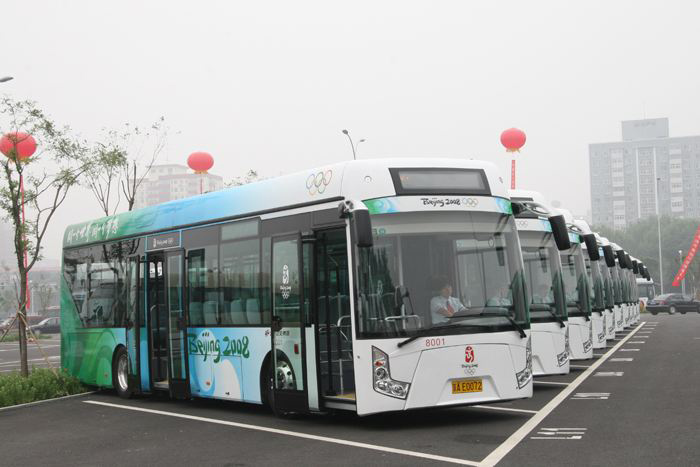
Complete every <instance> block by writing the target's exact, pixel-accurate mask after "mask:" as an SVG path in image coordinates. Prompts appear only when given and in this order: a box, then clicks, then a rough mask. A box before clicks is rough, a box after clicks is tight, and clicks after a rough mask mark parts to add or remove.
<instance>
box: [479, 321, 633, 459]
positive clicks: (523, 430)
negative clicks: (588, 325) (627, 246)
mask: <svg viewBox="0 0 700 467" xmlns="http://www.w3.org/2000/svg"><path fill="white" fill-rule="evenodd" d="M642 326H644V323H640V324H639V325H638V326H637V327H636V328H635V329H634V330H633V331H632V332H630V333H629V335H628V336H627V338H628V339H629V338H631V337H632V336H633V335H634V334H635V333H636V332H637V331H638V330H639V329H641V328H642ZM624 343H625V340H623V341H621V342H619V343H618V344H616V345H615V347H613V348H612V349H610V350H609V351H608V352H607V353H606V354H605V355H604V356H603V357H601V358H600V359H599V360H598V361H596V362H595V363H594V364H593V365H591V367H590V368H588V369H587V370H585V371H584V372H583V373H581V374H580V375H579V376H578V377H577V378H576V379H575V380H574V381H573V382H572V383H571V384H569V387H567V388H564V389H563V390H562V391H561V392H560V393H559V394H557V395H556V397H554V399H552V400H551V401H549V402H548V403H547V405H545V406H544V407H543V408H542V409H541V410H540V411H539V412H537V413H536V414H535V415H533V416H532V418H531V419H530V420H528V421H527V422H525V424H524V425H523V426H521V427H520V428H519V429H518V431H516V432H515V433H513V434H512V435H510V437H509V438H508V439H507V440H505V441H504V442H503V443H501V445H500V446H498V447H497V448H496V449H494V450H493V451H491V454H489V455H488V456H486V457H485V458H484V459H483V460H482V461H481V465H483V466H488V467H491V466H493V465H496V464H497V463H498V462H499V461H500V460H501V459H503V458H504V457H505V456H506V455H507V454H508V453H509V452H510V451H511V450H512V449H513V448H514V447H515V446H517V445H518V443H520V442H521V441H522V440H523V439H524V438H525V437H526V436H527V435H528V434H529V433H530V432H531V431H532V430H534V429H535V428H536V427H537V426H538V425H539V424H540V423H542V421H543V420H544V419H545V418H546V417H547V415H549V414H550V413H552V411H553V410H554V409H556V408H557V407H558V406H559V404H561V403H562V402H564V401H565V400H566V399H567V398H568V397H569V396H570V395H571V393H573V392H574V391H575V390H576V388H577V387H579V386H580V385H581V383H583V382H584V381H585V380H586V379H587V378H588V377H589V376H590V375H592V374H593V372H594V371H595V370H596V369H597V368H598V367H599V366H600V365H602V364H603V363H604V362H605V361H606V360H607V359H608V358H609V357H610V356H611V355H612V354H613V353H615V351H616V350H617V349H619V348H620V347H622V345H623V344H624Z"/></svg>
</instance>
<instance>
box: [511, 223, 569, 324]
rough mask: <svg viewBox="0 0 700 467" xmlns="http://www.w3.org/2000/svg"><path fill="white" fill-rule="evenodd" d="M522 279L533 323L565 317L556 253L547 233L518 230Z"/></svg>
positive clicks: (559, 267) (549, 233) (555, 248)
mask: <svg viewBox="0 0 700 467" xmlns="http://www.w3.org/2000/svg"><path fill="white" fill-rule="evenodd" d="M520 243H521V245H522V250H523V262H524V263H525V279H526V281H527V284H528V287H529V288H530V293H531V299H530V317H531V319H532V320H533V321H554V320H556V319H562V318H566V316H567V310H566V304H565V302H564V291H563V286H562V279H561V261H560V260H559V251H558V250H557V246H556V244H555V243H554V237H553V235H552V233H551V232H536V231H521V232H520Z"/></svg>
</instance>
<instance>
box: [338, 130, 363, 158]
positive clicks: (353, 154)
mask: <svg viewBox="0 0 700 467" xmlns="http://www.w3.org/2000/svg"><path fill="white" fill-rule="evenodd" d="M343 134H344V135H345V136H347V137H348V140H349V141H350V148H351V149H352V160H357V147H358V146H359V145H360V143H364V142H365V141H367V140H366V139H364V138H363V139H361V140H360V141H358V142H357V144H354V143H353V142H352V138H351V137H350V133H349V132H348V130H343Z"/></svg>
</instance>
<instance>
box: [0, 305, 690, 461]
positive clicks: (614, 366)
mask: <svg viewBox="0 0 700 467" xmlns="http://www.w3.org/2000/svg"><path fill="white" fill-rule="evenodd" d="M650 321H654V323H650V324H649V325H645V326H641V327H640V328H639V329H636V330H634V331H627V332H625V333H624V334H625V336H624V337H621V338H620V339H621V340H618V341H616V342H615V343H613V344H614V345H615V347H614V348H612V346H611V348H609V349H604V350H601V351H596V354H597V355H603V357H596V358H594V359H592V360H590V361H585V362H575V363H574V364H575V365H577V366H580V367H581V368H574V371H572V373H571V374H569V375H566V376H558V377H552V378H538V380H537V381H538V383H537V384H536V385H535V392H534V397H533V398H532V399H528V400H521V401H512V402H507V403H501V404H490V405H487V406H483V407H461V408H446V409H432V410H420V411H411V412H405V413H389V414H381V415H378V416H371V417H364V418H358V417H356V416H351V415H349V414H330V415H314V416H306V417H300V418H297V419H279V418H276V417H274V416H273V415H272V414H270V413H269V412H268V411H267V410H265V409H263V408H262V407H259V406H254V405H248V404H238V403H230V402H222V401H213V400H203V399H198V400H193V401H171V400H169V399H167V398H165V397H142V398H137V399H131V400H123V399H119V398H118V397H116V396H115V395H114V394H113V393H112V392H110V391H104V392H101V393H97V394H91V395H87V396H81V397H78V398H73V399H66V400H61V401H56V402H48V403H44V404H40V405H36V406H31V407H26V408H18V409H10V410H6V411H0V423H2V425H6V426H12V427H13V428H14V427H16V429H13V430H11V431H10V432H8V433H7V434H6V435H4V437H3V442H2V446H3V449H2V452H3V464H4V465H20V464H21V465H26V464H27V463H31V464H35V463H36V464H39V463H42V464H47V465H59V464H60V465H66V464H75V465H87V464H89V465H95V464H100V465H116V464H119V465H123V464H127V463H133V464H139V465H140V464H154V465H164V464H170V465H172V464H178V465H179V464H185V463H196V464H197V465H222V464H225V465H260V464H270V465H276V464H285V465H358V464H370V465H374V464H379V463H381V464H386V465H438V464H445V463H455V464H463V465H493V464H495V463H498V465H547V464H549V465H561V464H567V465H590V464H595V465H607V464H619V465H659V464H662V465H663V464H677V465H681V464H692V463H693V462H694V461H695V460H696V459H698V458H700V446H697V445H696V444H697V443H696V439H695V435H694V433H695V430H694V429H693V427H694V426H697V422H696V421H695V420H697V419H698V416H700V413H698V409H697V407H698V405H697V404H696V399H697V393H696V391H695V388H696V387H697V383H698V379H700V374H698V370H697V368H696V365H695V362H694V360H693V359H691V358H686V357H684V355H689V354H690V353H691V352H697V351H698V350H700V316H698V315H686V316H658V317H651V319H650ZM696 338H697V339H696ZM625 339H626V340H625ZM642 342H643V343H642ZM635 348H636V349H638V350H636V351H626V349H635ZM613 350H614V352H613ZM630 359H631V360H630ZM547 382H558V383H563V384H543V383H547ZM29 419H31V420H40V421H41V422H40V423H31V424H28V423H26V420H29ZM30 448H31V449H30ZM28 456H29V457H28ZM28 461H30V462H28Z"/></svg>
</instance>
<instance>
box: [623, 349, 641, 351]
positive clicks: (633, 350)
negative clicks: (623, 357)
mask: <svg viewBox="0 0 700 467" xmlns="http://www.w3.org/2000/svg"><path fill="white" fill-rule="evenodd" d="M620 352H639V349H620Z"/></svg>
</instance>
